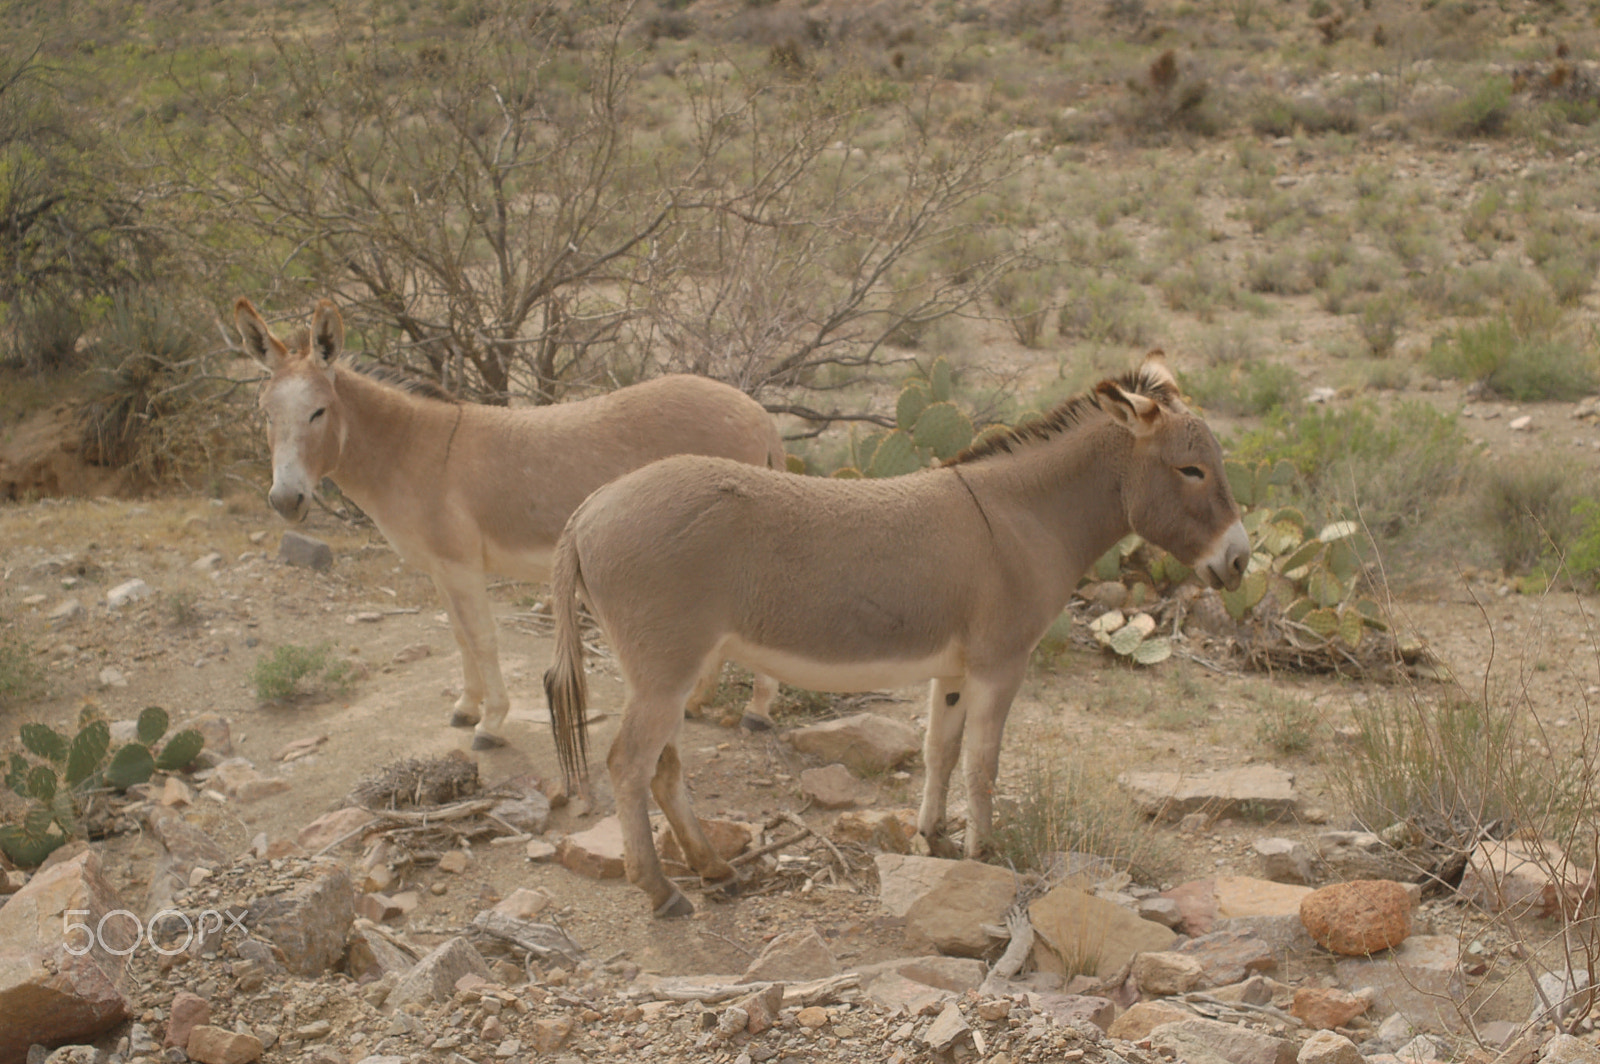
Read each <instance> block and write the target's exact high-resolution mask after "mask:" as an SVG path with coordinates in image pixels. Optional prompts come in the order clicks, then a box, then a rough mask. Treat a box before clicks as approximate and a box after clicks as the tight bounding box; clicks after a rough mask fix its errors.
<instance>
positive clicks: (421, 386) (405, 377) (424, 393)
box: [339, 358, 461, 403]
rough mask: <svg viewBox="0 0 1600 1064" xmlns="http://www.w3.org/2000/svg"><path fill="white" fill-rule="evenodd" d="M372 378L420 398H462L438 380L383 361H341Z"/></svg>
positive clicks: (348, 359) (341, 363) (444, 401)
mask: <svg viewBox="0 0 1600 1064" xmlns="http://www.w3.org/2000/svg"><path fill="white" fill-rule="evenodd" d="M339 364H340V365H341V366H345V367H348V368H349V369H352V370H354V371H355V372H357V373H359V374H361V375H362V376H363V377H367V378H369V379H371V380H375V381H378V382H379V383H380V384H387V385H390V386H391V387H395V388H398V389H400V390H401V391H402V392H405V393H407V394H408V395H415V396H417V397H418V398H419V399H433V400H436V401H438V402H441V403H459V402H461V398H460V397H459V396H457V395H456V394H455V393H453V392H451V391H450V390H449V389H447V388H445V387H444V386H442V385H440V384H439V383H437V382H436V381H430V380H429V379H428V378H426V377H423V376H420V375H418V374H415V373H408V372H406V371H405V370H400V369H395V368H394V367H393V366H385V365H384V364H383V363H381V362H372V361H370V360H368V359H350V358H347V359H344V360H343V361H342V362H340V363H339Z"/></svg>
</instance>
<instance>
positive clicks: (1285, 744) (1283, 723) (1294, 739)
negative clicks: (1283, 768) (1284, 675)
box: [1256, 696, 1322, 757]
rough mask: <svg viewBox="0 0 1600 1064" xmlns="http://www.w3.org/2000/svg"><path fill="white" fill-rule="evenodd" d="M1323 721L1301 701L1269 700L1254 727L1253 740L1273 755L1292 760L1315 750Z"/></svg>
mask: <svg viewBox="0 0 1600 1064" xmlns="http://www.w3.org/2000/svg"><path fill="white" fill-rule="evenodd" d="M1321 733H1322V721H1321V719H1320V718H1319V717H1318V716H1317V712H1316V710H1315V709H1313V708H1312V707H1311V706H1310V705H1309V704H1307V703H1306V702H1305V701H1304V700H1302V699H1299V698H1294V697H1292V696H1290V697H1277V696H1274V697H1271V698H1269V699H1268V700H1267V705H1266V706H1265V707H1264V708H1263V709H1262V712H1261V719H1260V721H1258V722H1257V725H1256V740H1257V741H1258V742H1260V743H1261V745H1262V746H1265V747H1266V748H1267V749H1268V750H1270V751H1271V752H1272V753H1274V754H1277V755H1280V756H1284V757H1293V756H1295V755H1297V754H1304V753H1308V752H1310V751H1311V750H1313V749H1315V748H1316V747H1317V745H1318V743H1319V742H1320V740H1321Z"/></svg>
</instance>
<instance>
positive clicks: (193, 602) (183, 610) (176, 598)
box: [162, 591, 201, 628]
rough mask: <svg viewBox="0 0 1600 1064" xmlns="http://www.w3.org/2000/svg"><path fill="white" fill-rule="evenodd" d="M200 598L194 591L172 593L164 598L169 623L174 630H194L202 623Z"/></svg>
mask: <svg viewBox="0 0 1600 1064" xmlns="http://www.w3.org/2000/svg"><path fill="white" fill-rule="evenodd" d="M199 601H200V600H199V596H198V595H196V594H195V593H194V592H193V591H172V592H168V593H167V594H166V595H164V596H163V598H162V602H163V605H164V606H165V607H166V614H167V623H168V624H170V625H171V626H172V627H174V628H193V627H194V626H195V625H197V624H199V623H200V621H201V615H200V610H199V607H198V603H199Z"/></svg>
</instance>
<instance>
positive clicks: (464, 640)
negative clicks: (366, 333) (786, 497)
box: [234, 299, 788, 749]
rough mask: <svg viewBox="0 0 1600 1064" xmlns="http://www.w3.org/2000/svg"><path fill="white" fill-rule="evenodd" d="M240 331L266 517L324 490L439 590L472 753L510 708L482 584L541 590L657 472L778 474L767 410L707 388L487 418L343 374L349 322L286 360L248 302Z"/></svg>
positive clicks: (672, 383)
mask: <svg viewBox="0 0 1600 1064" xmlns="http://www.w3.org/2000/svg"><path fill="white" fill-rule="evenodd" d="M234 320H235V322H236V324H237V325H238V327H239V332H240V334H241V335H242V336H243V337H244V343H245V347H246V349H247V350H249V352H250V353H251V354H252V355H254V356H255V357H256V358H257V359H258V360H260V361H261V362H264V363H265V364H266V366H267V368H268V369H269V370H271V372H272V379H271V380H270V381H268V382H267V384H266V386H265V388H264V389H263V390H262V392H261V409H262V410H264V411H265V412H266V415H267V421H268V429H267V433H268V438H269V441H270V443H271V446H272V491H271V493H270V495H269V496H268V498H269V500H270V501H271V503H272V507H273V509H275V510H277V511H278V513H280V514H282V515H283V516H284V517H286V518H288V519H289V520H291V521H298V520H300V519H302V518H304V517H305V515H306V511H307V510H308V509H309V508H310V502H311V496H312V493H313V492H314V491H315V490H316V487H317V485H318V484H319V483H321V481H322V478H323V477H330V478H332V480H333V482H334V483H335V484H337V485H338V486H339V489H340V490H341V491H343V492H344V493H345V494H346V495H348V496H349V497H350V498H351V499H352V500H353V501H354V502H355V503H356V505H357V506H360V507H361V509H362V510H363V511H365V512H366V513H367V515H368V516H370V517H371V518H372V520H373V522H374V523H375V524H376V525H377V526H378V529H379V530H380V531H381V532H382V533H383V535H384V538H386V539H387V540H388V541H389V543H390V545H391V546H393V547H394V549H395V550H396V551H397V552H398V553H399V554H400V557H401V558H402V559H404V560H405V561H406V562H407V563H409V564H411V565H415V566H417V567H419V568H421V569H425V570H427V572H428V575H429V576H431V577H433V582H434V586H435V587H437V588H438V590H439V596H440V598H442V599H443V600H444V604H445V608H446V610H448V611H449V614H450V622H451V625H452V626H453V627H454V629H455V637H456V642H457V644H459V645H460V647H461V666H462V672H463V673H464V675H465V683H464V685H463V689H462V693H461V698H460V699H459V700H457V702H456V704H455V707H454V709H453V711H452V713H451V717H450V723H451V724H452V725H455V726H457V727H470V726H472V725H477V729H476V733H475V734H474V736H473V743H472V745H473V746H474V747H475V748H478V749H484V748H487V747H492V746H499V745H502V744H503V743H504V742H505V740H504V739H503V738H501V737H500V734H499V729H500V726H501V722H502V721H503V720H504V719H505V715H506V710H507V708H508V707H509V705H510V703H509V700H508V699H507V696H506V688H505V682H504V681H503V680H502V679H501V676H500V658H499V652H498V649H497V645H496V639H495V626H494V617H493V615H492V614H491V612H490V608H489V595H488V592H487V590H486V588H485V583H484V574H485V573H486V572H496V573H501V574H504V575H506V576H511V577H516V578H518V579H522V580H532V581H542V580H545V579H547V578H548V576H549V572H550V558H551V555H552V553H553V552H554V549H555V544H556V538H557V537H558V536H559V535H560V534H561V528H562V526H563V525H565V524H566V522H567V518H568V517H569V516H571V514H572V511H573V510H575V509H577V507H578V504H579V503H581V502H582V501H583V500H584V498H585V497H586V496H588V494H589V493H590V492H592V491H593V490H594V489H596V488H598V487H599V486H600V485H602V484H605V483H607V482H608V481H611V480H613V479H615V478H616V477H619V476H621V475H622V474H623V473H626V472H628V471H629V470H632V469H637V468H639V467H640V466H642V465H644V464H646V463H647V462H652V461H654V460H656V459H658V458H664V457H666V456H667V455H674V454H701V455H716V456H719V457H721V458H726V459H734V460H736V461H739V462H749V463H752V464H754V465H760V466H770V467H772V468H774V469H780V470H781V469H783V468H784V452H783V440H782V439H781V438H780V437H779V435H778V430H777V426H776V425H775V424H774V423H773V420H772V418H771V416H770V415H768V414H767V412H766V410H764V409H763V408H762V407H761V404H759V403H757V402H756V401H755V400H753V399H751V398H750V397H749V396H747V395H745V394H744V393H743V392H740V391H739V390H737V389H736V388H732V387H729V386H728V385H726V384H719V383H717V382H716V381H712V380H708V379H706V378H704V377H691V376H669V377H661V378H657V379H655V380H652V381H647V382H646V383H644V384H636V385H634V386H632V387H629V388H621V389H618V390H617V391H615V392H612V393H610V394H609V395H603V396H600V397H598V398H595V399H586V400H583V401H581V402H574V403H563V404H561V405H559V406H540V407H531V408H517V409H510V408H506V407H493V406H480V405H477V404H473V403H463V402H458V401H456V400H454V399H453V398H451V397H450V396H448V395H447V394H446V393H444V392H442V391H439V390H437V389H433V388H432V387H431V386H423V387H422V388H421V391H420V394H419V393H418V390H417V388H416V387H412V388H410V389H408V388H406V387H403V386H401V387H397V386H395V385H394V384H388V383H384V382H383V381H381V380H379V379H376V378H375V377H374V376H373V375H370V374H368V373H363V372H357V371H356V370H355V369H354V368H353V367H352V366H351V365H350V364H349V363H343V362H340V361H339V356H340V353H341V351H342V349H343V347H344V322H343V320H342V319H341V318H340V316H339V311H338V309H337V308H336V307H335V306H334V305H333V303H331V302H330V301H328V300H322V301H321V302H319V303H318V304H317V306H316V310H315V312H314V313H313V315H312V319H311V330H310V332H309V333H307V334H303V335H302V336H301V337H299V338H298V339H297V342H296V346H295V347H294V348H293V349H291V348H290V347H289V346H287V345H285V344H284V343H283V341H281V340H279V339H278V337H276V336H274V335H273V333H272V330H271V329H270V328H268V326H267V323H266V322H265V321H263V320H262V319H261V315H259V314H258V313H256V308H255V307H253V306H251V304H250V301H249V300H248V299H240V300H239V301H238V303H236V304H235V306H234ZM785 475H788V474H785ZM718 664H720V663H718ZM712 668H713V669H715V668H716V666H712ZM776 689H777V683H776V681H773V680H770V679H768V678H765V677H758V682H757V689H756V695H755V698H754V699H753V700H752V710H753V711H754V712H756V713H761V714H764V708H765V703H766V702H769V701H770V700H771V696H772V694H773V693H774V692H775V691H776ZM480 706H481V711H480Z"/></svg>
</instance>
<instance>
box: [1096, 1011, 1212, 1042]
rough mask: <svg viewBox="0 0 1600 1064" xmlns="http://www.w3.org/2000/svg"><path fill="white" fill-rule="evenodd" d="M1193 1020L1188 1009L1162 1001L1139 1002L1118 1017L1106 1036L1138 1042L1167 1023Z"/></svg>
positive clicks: (1107, 1030) (1192, 1015)
mask: <svg viewBox="0 0 1600 1064" xmlns="http://www.w3.org/2000/svg"><path fill="white" fill-rule="evenodd" d="M1192 1019H1194V1013H1192V1012H1190V1011H1189V1010H1188V1009H1183V1008H1179V1007H1178V1006H1176V1005H1169V1004H1167V1003H1166V1002H1164V1001H1140V1002H1138V1003H1137V1004H1134V1005H1130V1006H1129V1007H1128V1011H1126V1012H1124V1013H1123V1014H1122V1015H1120V1016H1118V1017H1117V1018H1116V1020H1114V1021H1113V1022H1112V1024H1111V1026H1110V1027H1108V1028H1107V1029H1106V1034H1108V1035H1110V1036H1111V1037H1112V1038H1120V1039H1122V1040H1124V1041H1127V1042H1139V1041H1143V1040H1144V1039H1146V1038H1148V1037H1149V1036H1150V1032H1151V1031H1153V1030H1155V1029H1156V1028H1157V1027H1160V1026H1161V1025H1163V1024H1167V1023H1182V1022H1183V1021H1184V1020H1192Z"/></svg>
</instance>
